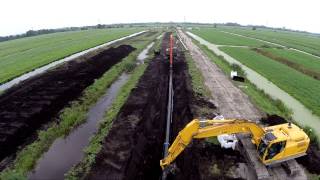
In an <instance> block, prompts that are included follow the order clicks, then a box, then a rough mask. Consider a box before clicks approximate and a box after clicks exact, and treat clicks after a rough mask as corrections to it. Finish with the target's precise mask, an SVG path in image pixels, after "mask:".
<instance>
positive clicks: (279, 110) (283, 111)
mask: <svg viewBox="0 0 320 180" xmlns="http://www.w3.org/2000/svg"><path fill="white" fill-rule="evenodd" d="M193 42H194V43H195V44H196V45H197V46H198V47H199V48H200V49H201V50H202V51H203V52H204V53H205V54H206V55H207V56H208V57H209V58H210V60H211V61H212V62H213V63H215V64H216V65H217V66H219V68H220V69H221V70H222V71H223V72H224V73H225V74H226V75H229V74H230V72H231V71H232V70H233V69H234V68H233V67H231V65H230V64H229V63H228V62H227V61H226V60H224V59H223V57H220V56H217V55H215V54H214V53H213V52H212V51H211V50H209V49H208V48H207V47H206V46H205V45H201V44H200V43H199V42H198V41H193ZM241 72H242V70H240V71H239V73H241ZM234 83H237V82H235V81H234ZM240 85H242V86H240V88H241V90H242V91H243V92H244V93H246V94H247V95H248V96H249V97H250V100H251V102H253V103H254V104H255V105H256V106H257V107H258V108H259V109H260V110H261V111H263V112H265V113H268V114H276V115H279V116H282V117H284V118H287V119H289V118H290V117H291V111H290V110H289V109H288V108H287V107H285V105H284V104H283V103H282V102H281V101H280V100H275V99H272V98H271V97H270V96H269V95H267V94H266V93H265V92H264V91H262V90H260V89H258V88H257V87H256V86H255V85H254V84H252V83H251V82H250V81H245V82H244V83H240Z"/></svg>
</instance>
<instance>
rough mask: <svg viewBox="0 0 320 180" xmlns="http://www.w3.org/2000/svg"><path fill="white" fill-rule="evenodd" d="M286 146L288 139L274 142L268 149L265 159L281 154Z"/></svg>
mask: <svg viewBox="0 0 320 180" xmlns="http://www.w3.org/2000/svg"><path fill="white" fill-rule="evenodd" d="M285 146H286V141H281V142H276V143H273V144H272V145H271V146H270V148H269V149H268V153H267V155H266V159H265V160H269V159H272V158H273V157H274V156H276V155H277V154H279V153H280V152H281V151H282V150H283V149H284V148H285Z"/></svg>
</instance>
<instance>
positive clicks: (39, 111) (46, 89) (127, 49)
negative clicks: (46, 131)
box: [0, 45, 134, 160]
mask: <svg viewBox="0 0 320 180" xmlns="http://www.w3.org/2000/svg"><path fill="white" fill-rule="evenodd" d="M133 50H134V48H133V47H131V46H129V45H121V46H119V47H117V48H109V49H107V50H104V51H102V52H100V53H99V54H97V55H94V56H92V55H91V56H90V57H89V56H88V57H83V58H81V60H79V61H70V62H68V63H65V64H63V65H61V66H59V67H57V68H55V69H52V70H49V71H48V72H46V73H43V74H41V75H38V76H35V77H33V78H31V79H28V80H26V81H24V82H22V83H20V84H19V85H17V86H15V87H12V88H10V89H8V90H7V91H6V92H4V93H3V94H2V95H1V96H0V104H1V106H0V160H1V159H3V158H4V157H6V156H8V155H10V154H12V153H14V152H15V151H16V150H17V148H18V146H20V145H21V144H23V143H25V141H26V140H27V139H28V138H30V136H32V135H33V134H34V133H35V132H36V130H37V129H39V128H40V127H41V125H43V124H44V123H46V122H49V121H50V120H52V119H53V117H55V116H56V115H57V113H58V112H59V111H60V110H61V109H62V108H63V107H64V106H66V105H68V103H69V102H70V101H72V100H74V99H76V98H77V97H79V96H80V95H81V93H82V91H83V90H84V89H85V88H86V87H88V86H89V85H90V84H92V83H93V82H94V80H95V79H96V78H99V77H100V76H102V75H103V73H104V72H106V71H107V70H108V69H110V68H111V67H112V66H113V65H115V64H117V63H118V62H120V61H121V59H123V58H124V57H126V56H127V55H128V54H129V53H131V52H132V51H133Z"/></svg>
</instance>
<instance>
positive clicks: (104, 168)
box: [86, 33, 215, 179]
mask: <svg viewBox="0 0 320 180" xmlns="http://www.w3.org/2000/svg"><path fill="white" fill-rule="evenodd" d="M168 47H169V33H166V34H165V35H164V39H163V44H162V50H161V53H160V55H157V56H156V57H155V58H154V59H153V60H152V61H150V63H149V66H148V67H147V69H146V71H145V73H144V74H143V76H142V77H141V79H140V80H139V82H138V85H137V87H136V88H135V89H134V90H133V91H132V92H131V94H130V96H129V98H128V100H127V102H126V104H125V105H124V106H123V107H122V108H121V110H120V113H119V114H118V116H117V117H116V118H115V120H114V121H113V126H112V128H111V129H110V131H109V133H108V135H107V136H106V138H105V139H104V141H103V148H102V150H101V152H100V153H99V154H98V155H97V157H96V163H95V164H94V166H93V167H92V169H91V172H89V174H88V176H87V177H86V179H159V178H160V176H161V173H162V170H161V168H160V159H162V158H163V143H164V138H165V123H166V111H167V100H168V80H169V76H168V75H169V60H168V59H167V56H166V49H167V48H168ZM173 90H174V99H173V101H174V105H173V108H174V109H173V124H172V125H171V128H172V130H171V132H172V134H171V142H172V141H173V140H174V138H175V136H176V135H177V134H178V132H179V131H180V130H181V129H182V128H183V127H184V126H185V125H186V124H187V123H188V122H189V121H191V120H192V119H193V117H194V116H195V115H196V114H197V113H196V109H198V108H199V107H203V106H207V107H211V108H212V109H214V108H215V107H214V105H212V104H210V103H208V102H206V101H205V100H200V99H199V98H196V97H195V96H194V93H193V91H192V87H191V80H190V76H189V74H188V68H187V65H186V60H185V57H184V54H183V52H182V51H181V47H180V46H179V48H178V49H177V52H176V53H175V57H174V61H173ZM194 151H195V149H194V148H187V149H186V151H185V152H184V153H182V154H181V156H179V157H178V158H177V167H178V169H179V172H178V173H176V174H175V175H173V176H170V177H169V178H170V179H199V172H198V168H197V166H198V162H199V161H198V160H196V159H197V158H198V154H196V155H197V156H194V155H193V154H194V153H193V152H194Z"/></svg>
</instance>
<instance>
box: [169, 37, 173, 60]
mask: <svg viewBox="0 0 320 180" xmlns="http://www.w3.org/2000/svg"><path fill="white" fill-rule="evenodd" d="M172 61H173V35H172V34H171V35H170V66H172Z"/></svg>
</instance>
